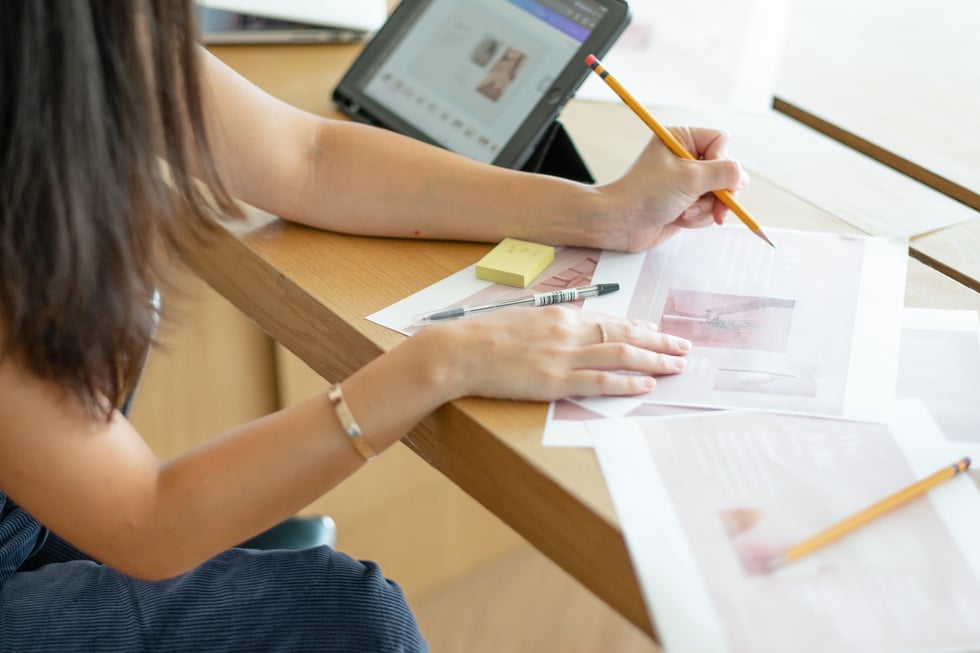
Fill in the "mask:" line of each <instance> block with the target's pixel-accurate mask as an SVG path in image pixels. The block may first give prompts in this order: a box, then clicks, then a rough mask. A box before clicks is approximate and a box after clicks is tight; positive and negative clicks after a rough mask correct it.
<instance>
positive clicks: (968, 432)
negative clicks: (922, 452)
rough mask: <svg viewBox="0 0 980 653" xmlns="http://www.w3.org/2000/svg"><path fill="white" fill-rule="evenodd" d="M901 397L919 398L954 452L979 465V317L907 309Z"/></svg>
mask: <svg viewBox="0 0 980 653" xmlns="http://www.w3.org/2000/svg"><path fill="white" fill-rule="evenodd" d="M902 327H903V328H902V345H901V350H900V353H899V368H898V397H899V398H900V399H921V400H922V401H923V402H924V403H925V405H926V406H927V407H928V408H929V412H930V413H932V416H933V418H934V419H935V420H936V423H937V424H938V425H939V428H940V430H941V432H942V435H943V438H944V439H945V440H946V441H947V442H949V444H950V446H952V447H953V449H954V450H955V451H960V452H962V455H964V456H966V455H968V456H972V457H973V460H975V461H977V463H978V464H980V318H978V316H977V312H976V311H948V310H935V309H924V308H906V309H905V313H904V319H903V322H902Z"/></svg>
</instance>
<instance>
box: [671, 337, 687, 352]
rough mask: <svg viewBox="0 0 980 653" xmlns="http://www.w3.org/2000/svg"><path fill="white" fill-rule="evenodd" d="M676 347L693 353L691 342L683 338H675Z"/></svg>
mask: <svg viewBox="0 0 980 653" xmlns="http://www.w3.org/2000/svg"><path fill="white" fill-rule="evenodd" d="M674 346H675V347H677V348H678V349H679V350H681V351H691V341H690V340H684V339H683V338H674Z"/></svg>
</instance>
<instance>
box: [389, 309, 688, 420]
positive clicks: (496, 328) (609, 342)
mask: <svg viewBox="0 0 980 653" xmlns="http://www.w3.org/2000/svg"><path fill="white" fill-rule="evenodd" d="M411 340H412V341H415V342H413V343H412V345H414V346H424V347H426V348H427V349H429V350H430V351H429V352H428V353H427V354H426V360H428V361H429V362H430V363H431V364H432V365H433V368H432V369H433V372H434V374H435V375H436V377H435V380H436V385H437V386H439V387H441V388H443V389H444V391H445V393H446V394H445V396H444V397H443V400H444V401H451V400H453V399H456V398H459V397H462V396H480V397H492V398H499V399H523V400H536V401H551V400H555V399H561V398H563V397H569V396H589V395H620V396H623V395H636V394H642V393H645V392H649V391H650V390H652V389H653V388H654V386H655V385H656V379H655V378H654V377H655V376H658V375H663V374H677V373H679V372H682V371H683V370H684V369H685V367H686V361H685V360H684V358H683V356H684V355H685V354H686V353H687V352H689V351H690V349H691V343H690V342H689V341H687V340H685V339H683V338H678V337H675V336H671V335H667V334H664V333H661V332H660V331H658V330H657V327H656V325H654V324H651V323H649V322H643V321H640V320H629V319H626V318H621V317H614V316H611V315H605V314H601V313H595V312H590V311H581V310H576V309H572V308H568V307H562V306H548V307H544V308H527V307H524V308H511V309H502V310H499V311H494V312H492V313H488V314H486V315H482V316H478V317H469V318H464V319H460V320H456V321H453V322H448V323H445V324H441V325H436V326H431V327H426V328H425V329H424V330H422V331H420V332H419V333H417V334H416V335H414V336H413V337H412V338H411ZM406 344H408V343H406Z"/></svg>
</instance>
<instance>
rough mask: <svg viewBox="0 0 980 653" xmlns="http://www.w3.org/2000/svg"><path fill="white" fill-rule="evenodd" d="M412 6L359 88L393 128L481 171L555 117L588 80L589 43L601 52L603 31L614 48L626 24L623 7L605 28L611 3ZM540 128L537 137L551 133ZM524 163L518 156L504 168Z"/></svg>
mask: <svg viewBox="0 0 980 653" xmlns="http://www.w3.org/2000/svg"><path fill="white" fill-rule="evenodd" d="M404 2H410V0H403V3H404ZM410 4H415V5H417V7H416V8H415V11H414V13H413V15H412V16H411V17H410V19H409V20H405V21H404V24H403V25H400V26H396V27H394V28H392V29H393V30H394V32H395V34H394V35H391V34H385V32H386V30H384V29H383V30H382V33H380V34H379V35H378V37H381V38H380V39H379V38H378V37H376V40H380V41H381V45H380V46H379V45H378V44H375V43H372V45H373V46H375V47H374V52H365V55H366V56H367V57H368V58H369V59H370V65H368V66H365V67H364V69H363V72H362V73H361V74H360V75H359V76H358V77H359V79H358V81H357V82H356V87H357V88H358V90H359V91H360V94H361V95H362V96H363V99H365V100H367V101H369V102H370V103H372V104H373V105H374V106H376V107H380V108H381V109H382V111H383V113H386V114H389V115H390V116H392V117H394V118H396V119H397V120H398V121H400V125H396V126H395V127H396V128H397V127H398V126H401V127H403V128H404V127H408V128H410V129H409V130H408V131H410V132H411V131H413V130H414V131H417V132H419V133H420V134H422V135H424V136H425V137H426V138H427V140H430V141H431V142H434V143H436V144H438V145H441V146H443V147H445V148H447V149H449V150H452V151H454V152H458V153H460V154H465V155H467V156H469V157H471V158H473V159H477V160H479V161H484V162H498V160H499V159H500V157H501V154H502V153H504V150H505V149H507V147H508V146H509V145H512V144H513V140H514V138H515V135H516V134H518V132H519V130H521V128H522V127H526V126H527V123H528V120H529V117H531V116H533V115H534V113H535V110H536V108H539V107H542V105H543V106H544V110H545V111H546V112H547V110H549V109H550V110H551V111H552V113H553V114H557V111H558V110H559V109H560V104H561V103H563V102H564V101H565V100H566V99H567V98H568V97H569V96H570V95H571V94H572V92H574V90H575V88H577V86H578V85H579V84H580V83H581V81H582V79H584V78H585V76H586V75H587V74H588V70H587V68H586V67H585V65H584V63H582V62H581V61H579V59H581V58H583V56H584V55H582V53H583V52H584V50H585V49H586V44H588V45H589V47H594V49H596V50H599V49H601V46H602V44H601V43H596V42H595V39H594V38H593V35H594V33H595V32H596V31H597V30H599V29H600V26H601V27H602V29H604V30H605V36H604V40H605V41H608V42H611V40H612V38H615V35H618V33H619V31H621V29H622V27H623V26H625V21H626V15H627V14H626V10H625V3H623V2H621V0H619V1H618V5H619V6H621V7H622V10H621V11H620V12H618V14H619V15H617V16H616V17H615V19H614V20H615V22H616V25H614V26H613V27H610V26H608V25H607V24H606V22H605V21H606V19H607V15H608V14H609V12H610V7H611V6H613V7H615V6H617V2H612V3H611V2H610V1H609V0H424V1H422V2H410ZM610 20H613V18H612V17H610ZM614 28H615V29H614ZM387 31H392V30H387ZM610 34H612V35H613V36H610ZM590 39H591V40H590ZM575 63H578V64H579V65H578V67H575V68H573V67H572V66H574V65H575ZM563 73H564V78H563V79H562V77H563ZM552 119H553V115H552ZM541 122H542V124H541V125H537V126H534V127H535V130H536V132H535V133H538V132H539V131H540V129H543V128H544V127H545V126H546V125H545V124H544V120H542V121H541ZM389 126H391V125H389ZM400 131H406V130H405V129H401V130H400ZM518 145H519V144H518ZM512 149H513V148H512ZM520 156H521V154H520V153H518V152H516V151H515V152H511V153H510V156H509V157H508V160H507V161H504V163H505V164H510V163H511V162H512V161H511V160H512V159H513V160H516V159H518V158H520Z"/></svg>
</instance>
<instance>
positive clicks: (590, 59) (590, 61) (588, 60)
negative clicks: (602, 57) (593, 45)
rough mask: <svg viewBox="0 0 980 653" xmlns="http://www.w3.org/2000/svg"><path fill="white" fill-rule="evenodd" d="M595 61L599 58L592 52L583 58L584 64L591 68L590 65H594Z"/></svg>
mask: <svg viewBox="0 0 980 653" xmlns="http://www.w3.org/2000/svg"><path fill="white" fill-rule="evenodd" d="M597 61H599V60H598V59H596V58H595V55H594V54H590V55H589V56H587V57H586V58H585V65H586V66H588V67H589V68H591V67H592V66H594V65H595V62H597Z"/></svg>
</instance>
